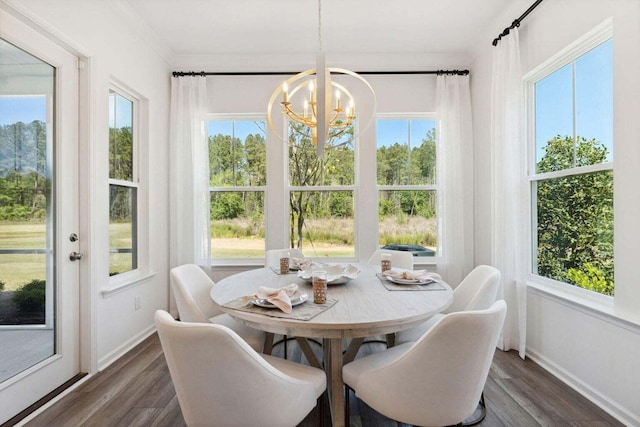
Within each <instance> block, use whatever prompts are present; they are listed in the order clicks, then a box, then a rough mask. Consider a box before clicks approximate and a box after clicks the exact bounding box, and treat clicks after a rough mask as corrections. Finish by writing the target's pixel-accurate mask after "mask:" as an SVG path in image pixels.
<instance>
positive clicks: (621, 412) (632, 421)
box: [527, 349, 640, 426]
mask: <svg viewBox="0 0 640 427" xmlns="http://www.w3.org/2000/svg"><path fill="white" fill-rule="evenodd" d="M527 357H528V358H530V359H531V360H532V361H534V362H536V363H537V364H538V365H540V366H541V367H542V368H544V369H545V370H547V371H548V372H549V373H550V374H551V375H553V376H554V377H556V378H558V379H559V380H560V381H562V382H563V383H564V384H566V385H567V386H569V387H571V388H572V389H573V390H575V391H576V392H578V393H579V394H580V395H582V396H583V397H585V398H586V399H588V400H589V401H591V402H592V403H594V404H595V405H596V406H598V407H599V408H601V409H602V410H603V411H605V412H607V413H608V414H609V415H611V416H612V417H614V418H616V419H617V420H618V421H620V422H621V423H622V424H624V425H628V426H632V425H634V426H637V425H640V417H638V416H636V415H635V414H633V413H631V412H629V411H628V410H627V409H625V408H624V407H622V406H620V405H619V404H618V403H616V402H615V400H612V399H611V398H609V397H608V396H605V395H604V394H602V393H601V392H600V390H598V389H595V388H593V387H591V386H590V385H589V384H587V383H586V382H584V381H583V380H582V379H580V378H579V377H577V376H575V375H573V374H571V373H569V372H568V371H566V370H565V369H563V368H562V367H561V366H559V365H558V364H556V363H554V362H553V361H551V360H550V359H548V358H546V357H545V356H544V355H543V354H540V353H536V352H535V351H532V350H530V349H527Z"/></svg>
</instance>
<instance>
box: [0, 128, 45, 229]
mask: <svg viewBox="0 0 640 427" xmlns="http://www.w3.org/2000/svg"><path fill="white" fill-rule="evenodd" d="M46 147H47V141H46V126H45V123H43V122H41V121H33V122H31V123H29V124H25V123H22V122H17V123H13V124H10V125H3V126H0V220H11V221H15V220H31V219H35V218H42V217H44V213H45V212H46V205H47V195H48V192H49V188H48V187H49V184H50V182H49V180H48V179H47V178H46V176H47V168H46V165H47V161H46V160H47V159H46V153H47V150H46Z"/></svg>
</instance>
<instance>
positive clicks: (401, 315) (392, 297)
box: [211, 264, 453, 338]
mask: <svg viewBox="0 0 640 427" xmlns="http://www.w3.org/2000/svg"><path fill="white" fill-rule="evenodd" d="M352 265H355V266H357V267H358V268H359V269H360V274H359V275H358V277H357V278H355V279H352V280H350V281H349V282H347V283H345V284H342V285H329V287H328V291H327V297H328V298H335V299H337V300H338V301H337V303H336V304H335V305H334V306H333V307H331V308H329V309H328V310H326V311H324V312H322V313H320V314H318V315H317V316H315V317H314V318H312V319H310V320H306V321H304V320H296V319H287V318H279V317H271V316H265V315H262V314H257V313H251V312H246V311H239V310H234V309H231V308H227V307H222V305H223V304H225V303H228V302H230V301H232V300H234V299H236V298H238V297H241V296H245V295H251V294H254V293H255V292H256V290H257V288H258V287H259V286H268V287H272V288H280V287H283V286H286V285H289V284H291V283H297V284H298V285H299V290H300V291H301V292H306V293H307V294H308V295H309V301H307V302H306V303H305V304H313V291H312V287H311V284H310V283H308V282H307V281H305V280H303V279H301V278H299V277H297V275H296V274H286V275H279V274H277V273H275V272H274V271H273V270H272V269H271V268H261V269H256V270H250V271H246V272H242V273H238V274H234V275H232V276H229V277H227V278H225V279H223V280H221V281H219V282H218V283H216V284H215V285H214V286H213V288H212V289H211V298H212V299H213V301H214V302H216V303H217V304H219V305H220V306H221V309H222V310H223V311H224V312H226V313H228V314H230V315H232V316H233V317H234V318H236V319H237V320H239V321H241V322H242V323H245V324H246V325H248V326H251V327H254V328H257V329H261V330H264V331H266V332H273V333H277V334H284V335H292V336H299V337H308V338H358V337H367V336H372V335H380V334H387V333H392V332H397V331H400V330H404V329H408V328H411V327H413V326H415V325H417V324H419V323H421V322H423V321H425V320H426V319H428V318H429V317H431V316H432V315H433V314H435V313H438V312H440V311H442V310H444V309H445V308H447V307H448V306H449V305H450V304H451V301H452V300H453V294H452V290H451V288H450V287H449V285H448V284H446V283H444V282H441V283H442V284H443V285H444V286H445V288H446V289H445V290H431V291H422V290H406V291H405V290H403V291H390V290H388V289H387V288H385V287H384V285H383V284H382V283H381V281H380V279H379V278H378V276H376V273H379V272H380V266H378V265H368V264H352Z"/></svg>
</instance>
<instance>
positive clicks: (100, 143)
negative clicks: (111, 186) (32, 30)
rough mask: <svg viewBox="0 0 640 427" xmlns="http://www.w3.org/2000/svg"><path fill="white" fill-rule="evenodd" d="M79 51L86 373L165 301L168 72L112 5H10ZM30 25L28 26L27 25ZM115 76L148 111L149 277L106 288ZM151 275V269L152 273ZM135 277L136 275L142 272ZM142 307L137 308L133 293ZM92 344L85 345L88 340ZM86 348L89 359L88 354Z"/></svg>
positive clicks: (132, 340) (126, 343) (117, 350)
mask: <svg viewBox="0 0 640 427" xmlns="http://www.w3.org/2000/svg"><path fill="white" fill-rule="evenodd" d="M8 3H9V4H10V5H12V6H13V7H14V10H17V11H18V12H19V13H22V14H24V15H26V16H27V17H29V18H30V19H31V20H32V21H35V22H36V23H37V24H38V26H39V27H40V28H41V29H44V31H46V32H48V33H49V34H52V35H54V36H55V37H56V38H57V39H59V40H60V41H61V42H62V43H64V44H66V45H67V47H68V48H69V49H70V50H72V51H74V53H76V54H79V56H81V57H82V56H84V57H85V60H84V61H83V62H84V63H85V65H86V68H85V69H84V70H83V71H81V73H82V75H83V83H82V92H83V95H81V96H82V97H83V99H82V100H81V106H80V108H81V111H82V114H83V116H82V119H83V125H82V129H81V134H83V135H84V137H83V136H82V135H81V142H80V144H81V145H82V146H83V148H82V151H81V153H80V159H81V165H82V166H81V170H82V171H81V174H83V176H81V182H80V187H81V194H80V197H81V205H82V215H84V217H85V218H84V219H85V220H86V221H84V222H83V223H82V224H81V226H80V227H81V233H80V237H81V242H82V245H81V249H82V251H83V252H84V253H85V258H84V259H83V260H82V261H81V262H82V263H83V264H82V267H81V269H82V272H81V277H82V280H81V288H82V289H83V291H82V292H83V295H82V296H81V304H82V305H83V315H82V324H81V330H82V332H81V334H82V340H83V343H84V344H83V353H84V354H83V355H82V360H83V370H84V371H95V370H96V369H101V368H103V367H104V366H106V365H107V364H109V363H111V362H112V361H113V360H115V359H116V358H117V357H119V356H120V355H121V354H123V353H124V352H125V351H127V350H128V349H129V348H130V347H132V346H133V345H135V344H136V343H137V342H139V340H140V339H142V338H144V337H145V336H146V335H148V334H149V333H151V332H152V331H153V313H154V312H155V310H156V309H158V308H166V307H167V305H168V243H167V242H168V235H169V234H168V173H167V171H168V131H169V129H168V117H169V71H170V67H169V66H168V63H167V61H165V60H164V59H163V58H162V57H161V56H160V55H159V54H158V53H157V52H156V51H155V50H154V49H153V48H152V46H150V45H149V44H147V43H146V42H145V41H143V40H142V38H141V37H140V35H139V34H137V33H134V32H132V31H131V30H130V29H129V27H128V26H126V25H124V22H123V19H122V17H121V16H120V15H119V14H118V13H117V11H116V9H115V6H114V3H113V2H85V1H82V0H66V1H64V2H52V1H49V0H22V1H20V2H19V3H18V2H12V1H9V2H8ZM32 24H33V23H32ZM112 81H116V82H118V83H119V84H120V85H121V86H122V87H125V88H127V89H129V90H131V91H132V92H133V93H135V94H136V95H138V96H140V97H141V99H142V100H143V103H142V104H143V106H145V105H146V107H147V109H148V120H147V121H148V129H143V133H147V134H148V141H149V158H148V161H147V162H145V163H143V165H142V170H145V171H148V170H150V172H147V173H149V176H148V180H149V191H148V202H149V205H150V206H151V207H152V209H150V214H149V223H148V226H149V229H150V230H152V232H151V233H149V240H148V242H149V244H148V247H149V259H150V265H149V266H148V267H149V268H148V270H149V273H150V274H149V275H147V276H144V277H142V280H140V281H139V282H137V283H134V284H133V285H131V286H130V287H126V288H123V290H122V291H120V292H113V293H110V294H109V295H108V296H106V295H104V294H103V292H102V291H103V290H105V289H108V288H110V286H112V285H110V284H109V274H108V273H109V271H108V256H107V254H108V248H109V242H108V234H107V227H108V221H109V217H108V202H109V193H108V117H109V114H108V91H109V87H110V86H109V85H110V82H112ZM153 273H155V274H153ZM139 278H140V277H139ZM135 297H140V301H141V308H140V309H139V310H135V308H134V298H135ZM87 342H89V343H90V344H89V345H87V344H86V343H87ZM87 352H90V353H91V354H90V357H89V356H88V355H87Z"/></svg>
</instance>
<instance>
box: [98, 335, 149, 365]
mask: <svg viewBox="0 0 640 427" xmlns="http://www.w3.org/2000/svg"><path fill="white" fill-rule="evenodd" d="M155 331H156V328H155V326H154V325H150V326H149V327H148V328H146V329H144V330H143V331H141V332H140V333H138V334H136V335H134V336H133V337H132V338H131V339H130V340H128V341H126V342H124V343H123V344H122V345H120V346H119V347H117V348H116V349H115V350H113V351H111V352H110V353H108V354H106V355H105V356H104V357H102V358H100V359H99V360H98V370H99V371H102V370H104V369H105V368H107V367H108V366H109V365H111V364H112V363H113V362H115V361H116V360H118V359H120V358H121V357H122V356H124V355H125V354H126V353H127V352H129V351H130V350H131V349H133V348H134V347H135V346H137V345H138V344H140V343H141V342H142V341H144V340H146V339H147V338H149V337H150V336H151V335H152V334H153V333H154V332H155Z"/></svg>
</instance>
